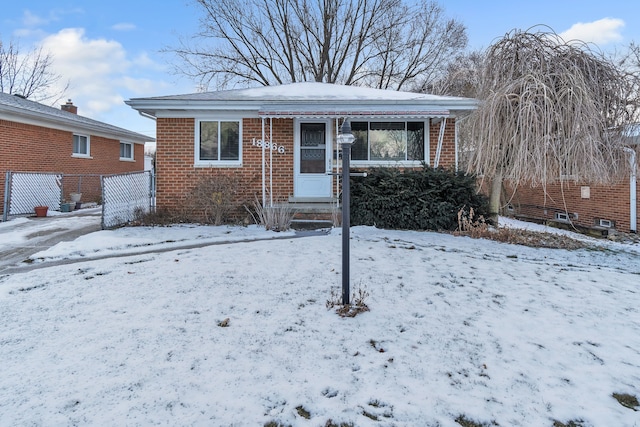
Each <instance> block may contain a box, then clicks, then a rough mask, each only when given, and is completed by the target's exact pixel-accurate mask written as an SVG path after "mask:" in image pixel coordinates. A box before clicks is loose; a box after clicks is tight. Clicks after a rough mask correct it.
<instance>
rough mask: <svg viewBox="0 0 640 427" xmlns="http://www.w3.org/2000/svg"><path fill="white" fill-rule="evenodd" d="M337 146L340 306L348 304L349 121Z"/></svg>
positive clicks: (347, 120) (349, 222) (349, 217)
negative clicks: (339, 160)
mask: <svg viewBox="0 0 640 427" xmlns="http://www.w3.org/2000/svg"><path fill="white" fill-rule="evenodd" d="M337 139H338V144H339V145H340V146H341V147H342V304H343V305H348V304H349V237H350V236H349V229H350V228H351V216H350V212H349V204H350V203H351V200H350V192H351V183H350V182H349V169H350V168H351V166H350V160H351V144H353V141H355V139H356V138H355V137H354V136H353V134H352V133H351V125H350V124H349V119H345V120H344V122H342V127H341V128H340V133H339V134H338V138H337Z"/></svg>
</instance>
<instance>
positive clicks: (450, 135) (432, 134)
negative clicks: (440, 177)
mask: <svg viewBox="0 0 640 427" xmlns="http://www.w3.org/2000/svg"><path fill="white" fill-rule="evenodd" d="M440 126H441V122H438V123H435V122H434V121H433V120H432V121H431V123H430V124H429V164H430V165H432V166H433V165H434V162H435V158H436V152H437V150H438V138H439V136H440ZM455 141H456V126H455V119H447V123H446V125H445V128H444V137H443V139H442V149H441V150H440V162H439V164H438V165H439V166H440V167H443V168H452V167H454V166H455V162H456V143H455Z"/></svg>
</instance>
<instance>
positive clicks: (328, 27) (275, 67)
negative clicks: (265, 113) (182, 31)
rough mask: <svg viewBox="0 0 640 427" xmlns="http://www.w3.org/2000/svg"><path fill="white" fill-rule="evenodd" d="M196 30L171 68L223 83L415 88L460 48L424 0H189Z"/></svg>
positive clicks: (455, 32) (462, 36)
mask: <svg viewBox="0 0 640 427" xmlns="http://www.w3.org/2000/svg"><path fill="white" fill-rule="evenodd" d="M194 3H195V5H196V6H197V7H198V9H199V10H201V11H202V12H203V16H202V18H201V20H200V31H199V32H198V33H197V34H196V37H193V38H190V39H182V40H181V44H180V46H179V47H178V48H171V49H166V50H165V51H168V52H174V53H176V54H177V55H178V57H179V58H180V60H181V64H178V65H176V71H177V72H178V73H181V74H186V75H188V76H191V77H193V78H195V79H197V80H199V81H200V83H201V84H203V85H209V84H211V83H213V84H215V86H216V87H218V88H222V87H225V86H228V85H233V84H259V85H271V84H281V83H288V82H296V81H318V82H329V83H342V84H359V85H367V86H374V87H379V88H392V89H398V90H399V89H401V88H405V87H412V88H419V87H421V86H422V85H423V83H424V82H425V81H429V80H430V79H432V78H434V76H436V75H439V74H440V73H441V72H442V70H443V67H444V66H445V65H446V64H447V63H448V62H449V60H450V59H451V58H452V57H454V54H455V53H458V52H459V51H461V50H463V49H464V48H465V47H466V43H467V37H466V33H465V28H464V26H463V25H462V24H460V23H458V22H456V21H453V20H446V19H445V17H444V13H443V11H442V9H441V8H440V7H439V6H438V5H437V3H435V2H433V1H430V0H420V1H419V2H418V3H413V2H412V3H410V4H411V5H410V6H409V5H407V4H405V3H403V0H245V1H240V0H194Z"/></svg>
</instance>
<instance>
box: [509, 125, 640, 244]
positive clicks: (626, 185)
mask: <svg viewBox="0 0 640 427" xmlns="http://www.w3.org/2000/svg"><path fill="white" fill-rule="evenodd" d="M639 139H640V137H639V136H637V135H633V136H629V138H628V147H626V149H625V151H626V152H627V154H628V161H629V162H630V166H631V171H630V174H629V176H628V177H627V178H625V179H623V180H621V181H620V182H618V183H616V184H614V185H590V184H589V183H580V182H574V181H573V180H571V179H570V177H568V178H567V179H566V180H564V181H562V182H561V183H554V184H549V185H547V187H546V191H545V190H544V189H543V188H542V187H536V188H531V187H527V186H524V185H521V186H519V187H518V188H517V189H516V191H515V192H514V190H513V188H510V187H509V186H506V188H505V198H506V200H507V202H508V204H507V208H506V212H505V214H507V215H514V216H516V217H519V218H522V219H527V220H533V221H538V222H548V223H553V224H555V225H559V226H565V227H566V228H570V229H571V228H574V227H575V228H577V229H578V230H580V231H584V232H589V233H591V234H597V235H603V236H606V235H608V234H609V232H611V231H612V230H617V231H621V232H624V233H629V232H632V233H637V231H638V222H637V218H638V211H639V210H640V209H639V205H638V196H639V195H640V191H639V189H638V186H637V180H638V179H637V170H638V158H639V154H640V145H639Z"/></svg>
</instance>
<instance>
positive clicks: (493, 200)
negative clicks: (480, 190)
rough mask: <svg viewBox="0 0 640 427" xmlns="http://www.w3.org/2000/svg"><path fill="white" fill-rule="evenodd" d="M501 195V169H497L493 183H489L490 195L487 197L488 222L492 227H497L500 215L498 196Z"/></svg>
mask: <svg viewBox="0 0 640 427" xmlns="http://www.w3.org/2000/svg"><path fill="white" fill-rule="evenodd" d="M501 195H502V169H499V170H498V171H497V172H496V174H495V176H494V177H493V181H491V194H490V195H489V220H490V221H491V223H492V224H493V225H496V226H497V225H498V215H499V214H500V196H501Z"/></svg>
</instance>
